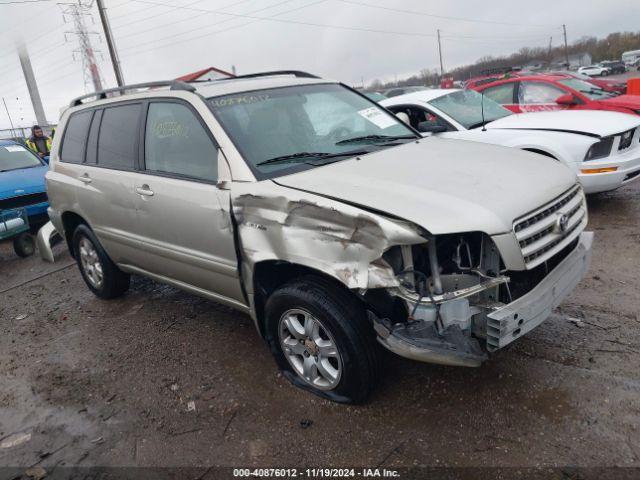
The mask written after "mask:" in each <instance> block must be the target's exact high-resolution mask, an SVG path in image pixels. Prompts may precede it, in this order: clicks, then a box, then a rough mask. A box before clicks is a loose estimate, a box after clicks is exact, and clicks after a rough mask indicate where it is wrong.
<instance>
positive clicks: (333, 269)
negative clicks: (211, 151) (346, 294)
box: [231, 182, 426, 289]
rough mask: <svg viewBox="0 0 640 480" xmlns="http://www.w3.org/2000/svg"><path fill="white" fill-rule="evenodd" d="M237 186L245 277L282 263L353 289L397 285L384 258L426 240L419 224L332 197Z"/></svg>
mask: <svg viewBox="0 0 640 480" xmlns="http://www.w3.org/2000/svg"><path fill="white" fill-rule="evenodd" d="M237 187H238V188H235V186H234V191H233V194H232V201H231V203H232V206H233V214H234V217H235V219H236V222H237V228H238V234H239V235H238V237H239V241H240V244H241V245H240V249H241V253H242V256H243V258H242V263H243V267H244V269H245V271H244V272H243V273H244V274H245V278H251V277H252V272H253V268H254V266H255V265H256V264H257V263H259V262H263V261H267V260H279V261H287V262H291V263H295V264H299V265H305V266H307V267H310V268H314V269H316V270H320V271H322V272H324V273H326V274H328V275H331V276H333V277H335V278H336V279H338V280H340V281H341V282H342V283H344V284H345V285H346V286H347V287H349V288H361V289H365V288H380V287H395V286H398V281H397V280H396V278H395V275H394V273H393V271H392V269H391V267H389V266H388V265H387V264H386V262H385V261H384V260H382V259H381V257H382V254H383V253H384V252H385V250H387V249H388V248H390V247H392V246H394V245H413V244H419V243H424V242H425V241H426V240H425V238H423V237H422V236H421V233H420V231H419V228H418V227H416V226H415V225H412V224H410V223H408V222H404V221H400V220H394V219H390V218H386V217H384V216H382V215H378V214H375V213H371V212H368V211H365V210H361V209H359V208H357V207H353V206H350V205H345V204H342V203H340V202H337V201H334V200H331V199H327V198H323V197H319V196H317V195H313V194H309V193H305V192H300V191H297V190H293V189H289V188H286V187H275V188H274V184H273V183H271V182H264V183H254V184H251V185H248V186H247V187H246V188H243V186H242V185H237ZM245 190H246V191H245ZM248 287H249V288H252V287H251V286H249V285H248Z"/></svg>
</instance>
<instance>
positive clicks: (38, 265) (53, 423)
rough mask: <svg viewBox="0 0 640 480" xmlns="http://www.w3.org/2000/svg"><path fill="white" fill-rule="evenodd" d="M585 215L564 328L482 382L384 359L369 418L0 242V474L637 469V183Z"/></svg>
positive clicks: (66, 263) (233, 333) (201, 322)
mask: <svg viewBox="0 0 640 480" xmlns="http://www.w3.org/2000/svg"><path fill="white" fill-rule="evenodd" d="M589 206H590V212H591V219H590V226H589V228H590V229H591V230H594V231H595V232H596V241H595V247H594V248H595V251H594V258H593V265H592V269H591V272H590V274H589V276H588V277H587V278H586V279H585V280H584V281H583V282H582V283H581V285H580V286H579V287H578V289H577V290H576V291H575V292H574V293H573V294H572V295H571V297H570V298H569V299H568V300H567V301H566V302H565V303H564V304H563V305H562V307H561V309H560V310H559V311H558V312H557V314H556V315H555V316H554V317H553V318H552V319H550V320H548V321H547V322H545V323H544V324H543V325H542V326H541V327H539V328H538V329H536V330H534V331H533V332H532V333H530V334H529V335H527V336H526V337H525V338H523V339H521V340H520V341H518V342H516V343H515V344H514V345H513V346H512V348H509V349H507V350H506V351H502V352H499V353H498V354H497V355H494V356H493V357H492V358H491V360H490V361H489V362H487V363H486V364H485V365H484V366H483V367H482V368H479V369H464V368H452V367H440V366H431V365H426V364H418V363H413V362H410V361H405V360H403V359H400V358H398V357H394V356H393V355H391V354H389V355H386V357H385V364H386V366H385V369H384V375H383V378H382V382H381V385H380V387H379V389H378V390H377V393H376V394H375V395H374V397H373V398H372V399H371V402H370V403H369V404H367V405H365V406H358V407H353V406H344V405H335V404H331V403H329V402H326V401H323V400H320V399H318V398H316V397H313V396H310V395H309V394H307V393H304V392H301V391H299V390H297V389H295V388H294V387H292V386H290V385H289V383H288V382H287V381H286V380H285V379H284V378H283V377H282V376H281V375H280V374H279V373H278V371H277V370H276V368H275V364H274V362H273V361H272V359H271V357H270V355H269V352H268V351H267V348H266V347H265V345H263V343H262V341H261V340H260V339H259V338H258V336H257V335H256V333H255V331H254V327H253V325H252V323H251V320H250V319H249V318H248V317H246V316H244V315H240V314H237V313H235V312H234V311H232V310H230V309H228V308H226V307H223V306H220V305H217V304H215V303H212V302H209V301H207V300H203V299H201V298H198V297H194V296H191V295H188V294H185V293H182V292H180V291H178V290H175V289H173V288H170V287H167V286H163V285H160V284H157V283H154V282H151V281H148V280H144V279H135V281H134V283H133V285H132V288H131V290H130V292H129V293H128V294H127V295H126V296H125V297H124V298H122V299H119V300H115V301H109V302H105V301H101V300H98V299H97V298H95V297H94V296H93V295H92V294H91V293H90V292H89V290H88V289H87V288H86V287H85V285H84V283H83V282H82V280H81V278H80V275H79V273H78V271H77V268H76V267H75V266H73V265H71V259H70V257H69V256H68V254H67V253H65V252H64V251H63V250H62V249H61V248H59V249H58V258H57V261H56V263H55V264H53V265H51V264H44V263H42V262H41V261H40V260H38V259H36V258H31V259H27V260H21V259H17V257H15V256H14V254H13V252H12V251H11V249H10V246H9V245H7V244H3V245H1V246H0V387H1V388H0V465H13V466H19V467H21V468H25V467H29V466H33V465H39V466H43V467H44V468H45V469H46V470H47V471H49V472H50V471H51V470H52V469H53V468H56V466H58V467H59V466H63V465H87V466H88V465H102V466H132V465H136V466H207V465H225V466H262V467H265V466H295V465H297V466H300V465H306V466H315V467H318V466H322V467H326V466H346V465H350V466H384V467H401V466H422V465H428V466H460V467H465V466H492V465H493V466H495V465H498V466H531V467H539V466H550V467H554V466H565V465H577V466H587V467H596V466H600V467H601V466H620V467H627V466H635V467H639V466H640V430H639V426H640V380H639V373H638V372H640V346H639V345H640V342H639V340H640V333H639V330H640V317H639V313H638V312H639V310H640V309H639V308H638V306H639V305H640V289H639V288H638V287H639V286H640V274H639V273H638V272H639V271H640V222H639V220H640V183H637V184H636V186H628V187H626V188H623V189H620V190H618V191H616V192H613V193H610V194H603V195H598V196H595V197H592V198H590V199H589ZM65 267H66V268H65ZM31 279H33V280H32V281H28V280H31ZM23 282H26V283H24V284H23V285H21V286H17V285H20V284H22V283H23ZM12 287H14V288H12ZM205 473H206V472H205ZM211 478H213V477H211Z"/></svg>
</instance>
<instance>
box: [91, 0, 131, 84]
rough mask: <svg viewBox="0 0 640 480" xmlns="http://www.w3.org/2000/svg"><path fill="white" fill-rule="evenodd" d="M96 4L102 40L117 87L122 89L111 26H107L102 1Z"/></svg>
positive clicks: (105, 11)
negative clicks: (109, 58) (107, 49)
mask: <svg viewBox="0 0 640 480" xmlns="http://www.w3.org/2000/svg"><path fill="white" fill-rule="evenodd" d="M96 4H97V5H98V12H99V13H100V21H101V22H102V29H103V30H104V38H105V39H106V40H107V46H108V48H109V56H110V57H111V63H112V65H113V71H114V73H115V74H116V82H118V86H119V87H122V86H123V85H124V77H123V76H122V69H121V67H120V59H119V58H118V51H117V50H116V43H115V41H114V40H113V33H112V32H111V25H110V24H109V18H108V17H107V9H106V8H104V3H103V2H102V0H96Z"/></svg>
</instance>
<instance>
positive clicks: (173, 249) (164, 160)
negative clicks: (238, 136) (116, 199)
mask: <svg viewBox="0 0 640 480" xmlns="http://www.w3.org/2000/svg"><path fill="white" fill-rule="evenodd" d="M145 116H146V129H145V134H144V155H143V156H144V162H143V165H142V166H141V168H142V170H141V173H140V174H139V177H138V178H137V181H136V184H135V186H134V191H135V193H136V196H137V210H138V219H139V221H140V226H141V230H142V232H143V236H144V241H145V243H146V253H147V261H146V262H145V265H144V267H143V268H144V269H145V270H147V271H148V272H150V273H152V274H155V275H157V276H160V277H165V278H167V279H169V280H171V281H173V282H174V283H179V284H184V285H185V286H189V287H195V288H196V289H201V290H204V291H206V292H208V293H213V294H214V295H216V296H219V297H223V299H230V300H233V301H239V302H242V303H244V300H243V297H242V290H241V287H240V281H239V277H238V273H237V256H236V250H235V243H234V238H233V225H232V223H231V218H230V213H229V204H230V199H229V192H228V191H225V190H221V189H219V188H218V187H217V186H216V182H217V178H218V172H217V165H218V147H217V145H216V143H215V140H214V139H213V137H212V136H211V134H210V132H209V130H208V128H207V127H206V125H205V124H204V122H203V121H202V119H201V117H200V116H199V114H198V113H197V112H196V111H195V109H193V107H192V106H190V105H189V104H188V103H186V102H182V101H177V100H175V101H174V100H166V101H165V100H158V101H152V102H150V103H149V104H148V107H147V111H146V112H145Z"/></svg>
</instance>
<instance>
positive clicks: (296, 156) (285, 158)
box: [256, 150, 369, 167]
mask: <svg viewBox="0 0 640 480" xmlns="http://www.w3.org/2000/svg"><path fill="white" fill-rule="evenodd" d="M366 153H369V152H368V151H366V150H357V151H351V152H341V153H329V152H298V153H291V154H289V155H281V156H279V157H274V158H270V159H268V160H264V161H262V162H259V163H257V164H256V166H261V165H272V164H274V163H296V162H303V161H304V160H306V159H309V158H319V159H326V158H338V157H349V156H351V157H353V156H356V155H364V154H366ZM309 165H313V166H314V167H315V166H320V165H322V164H314V163H309Z"/></svg>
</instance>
